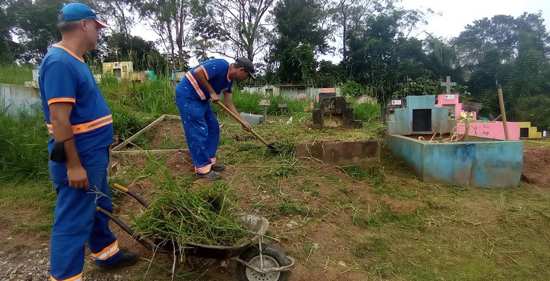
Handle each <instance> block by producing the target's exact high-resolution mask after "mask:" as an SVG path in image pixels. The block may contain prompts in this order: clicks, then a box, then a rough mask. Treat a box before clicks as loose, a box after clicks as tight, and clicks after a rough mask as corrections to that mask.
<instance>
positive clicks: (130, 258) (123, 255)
mask: <svg viewBox="0 0 550 281" xmlns="http://www.w3.org/2000/svg"><path fill="white" fill-rule="evenodd" d="M111 259H113V260H107V261H96V262H95V263H96V265H97V266H98V267H99V268H101V269H103V270H116V269H120V268H123V267H127V266H131V265H134V264H136V263H137V262H138V260H139V257H138V255H136V254H134V253H132V252H130V251H127V250H123V249H120V250H119V252H118V253H117V254H116V255H115V256H113V257H112V258H111Z"/></svg>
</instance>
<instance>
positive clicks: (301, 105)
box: [232, 90, 308, 115]
mask: <svg viewBox="0 0 550 281" xmlns="http://www.w3.org/2000/svg"><path fill="white" fill-rule="evenodd" d="M232 99H233V103H235V106H236V107H237V108H238V109H239V111H242V112H248V113H254V114H263V112H264V109H263V107H262V106H260V101H261V100H262V99H268V100H269V102H270V105H269V107H268V108H267V113H268V114H270V115H278V114H280V110H279V104H286V105H287V107H288V112H289V113H290V114H293V113H297V112H304V109H305V107H306V106H307V104H308V102H307V101H300V100H293V99H289V98H285V97H283V96H269V97H263V96H261V95H258V94H252V93H248V92H244V91H238V90H236V91H234V93H233V96H232Z"/></svg>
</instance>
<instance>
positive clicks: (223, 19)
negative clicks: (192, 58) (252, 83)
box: [196, 0, 274, 61]
mask: <svg viewBox="0 0 550 281" xmlns="http://www.w3.org/2000/svg"><path fill="white" fill-rule="evenodd" d="M203 3H204V4H203V5H202V6H201V7H203V8H202V12H201V13H199V14H198V15H200V16H203V18H204V16H207V17H206V18H207V20H208V21H209V22H208V23H207V22H204V21H202V22H201V24H200V25H197V27H196V30H197V31H198V33H199V34H200V35H202V36H203V37H205V38H209V39H215V40H216V41H217V42H216V46H214V48H213V49H214V50H215V51H216V52H218V53H222V54H224V55H226V56H230V57H240V56H245V57H247V58H248V59H250V60H251V61H254V58H255V56H256V55H258V54H259V53H260V52H262V51H263V50H264V49H265V47H266V46H267V37H266V34H267V32H268V29H267V27H266V23H265V18H266V15H267V14H268V11H269V10H270V9H271V8H272V6H273V3H274V0H239V1H233V0H207V1H204V2H203ZM196 11H199V10H198V9H197V10H196ZM224 41H229V43H230V44H223V42H224ZM227 46H229V48H230V51H231V53H228V52H226V51H225V50H224V47H227Z"/></svg>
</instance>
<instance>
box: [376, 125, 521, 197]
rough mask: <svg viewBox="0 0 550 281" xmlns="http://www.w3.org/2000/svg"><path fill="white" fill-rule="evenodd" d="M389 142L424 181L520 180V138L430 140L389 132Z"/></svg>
mask: <svg viewBox="0 0 550 281" xmlns="http://www.w3.org/2000/svg"><path fill="white" fill-rule="evenodd" d="M386 144H387V145H388V147H389V148H390V150H391V151H392V152H393V153H394V154H395V155H397V156H399V157H401V158H403V159H404V160H405V162H407V164H409V165H410V166H412V167H413V168H414V169H415V171H416V173H417V175H418V176H419V177H421V179H422V180H424V181H437V182H445V183H449V184H456V185H462V186H477V187H514V186H517V185H518V184H519V182H520V179H521V172H522V169H523V142H521V141H481V142H459V143H430V142H428V141H418V140H416V139H412V138H409V137H404V136H399V135H389V136H388V137H387V138H386Z"/></svg>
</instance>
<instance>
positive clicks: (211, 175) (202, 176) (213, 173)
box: [196, 170, 222, 181]
mask: <svg viewBox="0 0 550 281" xmlns="http://www.w3.org/2000/svg"><path fill="white" fill-rule="evenodd" d="M196 175H197V177H198V178H200V179H207V180H210V181H216V180H219V179H221V178H222V176H220V174H219V173H218V172H216V171H214V170H210V172H208V173H206V174H199V173H196Z"/></svg>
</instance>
